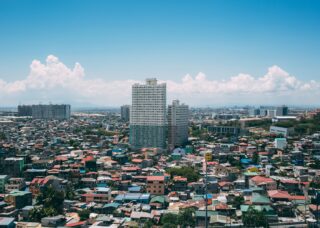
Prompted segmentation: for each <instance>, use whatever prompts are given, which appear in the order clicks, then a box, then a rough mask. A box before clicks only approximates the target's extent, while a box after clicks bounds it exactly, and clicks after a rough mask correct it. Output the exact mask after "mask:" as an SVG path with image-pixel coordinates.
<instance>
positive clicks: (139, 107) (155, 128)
mask: <svg viewBox="0 0 320 228" xmlns="http://www.w3.org/2000/svg"><path fill="white" fill-rule="evenodd" d="M166 129H167V121H166V84H165V83H161V84H158V83H157V79H155V78H151V79H147V80H146V84H134V85H133V86H132V105H131V111H130V144H131V146H132V147H133V148H135V149H140V148H144V147H153V148H163V149H164V148H166Z"/></svg>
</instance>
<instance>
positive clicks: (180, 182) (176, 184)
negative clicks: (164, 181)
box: [172, 176, 188, 191]
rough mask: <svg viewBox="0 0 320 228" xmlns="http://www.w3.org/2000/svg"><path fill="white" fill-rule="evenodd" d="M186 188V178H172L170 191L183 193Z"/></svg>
mask: <svg viewBox="0 0 320 228" xmlns="http://www.w3.org/2000/svg"><path fill="white" fill-rule="evenodd" d="M187 187H188V181H187V178H185V177H181V176H175V177H174V178H173V184H172V190H173V191H185V190H186V189H187Z"/></svg>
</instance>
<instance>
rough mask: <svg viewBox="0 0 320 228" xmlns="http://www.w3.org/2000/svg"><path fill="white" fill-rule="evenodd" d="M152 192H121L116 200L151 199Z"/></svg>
mask: <svg viewBox="0 0 320 228" xmlns="http://www.w3.org/2000/svg"><path fill="white" fill-rule="evenodd" d="M149 199H150V194H149V193H144V194H141V193H126V194H120V195H117V196H116V198H115V200H116V201H123V200H126V201H138V200H149Z"/></svg>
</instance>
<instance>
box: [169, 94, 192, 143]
mask: <svg viewBox="0 0 320 228" xmlns="http://www.w3.org/2000/svg"><path fill="white" fill-rule="evenodd" d="M188 124H189V107H188V105H185V104H180V103H179V100H174V101H173V102H172V104H171V105H169V106H168V128H169V131H168V145H169V147H170V148H174V147H177V146H184V145H185V144H186V143H187V142H188Z"/></svg>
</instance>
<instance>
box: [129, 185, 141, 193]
mask: <svg viewBox="0 0 320 228" xmlns="http://www.w3.org/2000/svg"><path fill="white" fill-rule="evenodd" d="M128 191H129V192H140V191H141V187H140V186H132V187H129V188H128Z"/></svg>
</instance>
